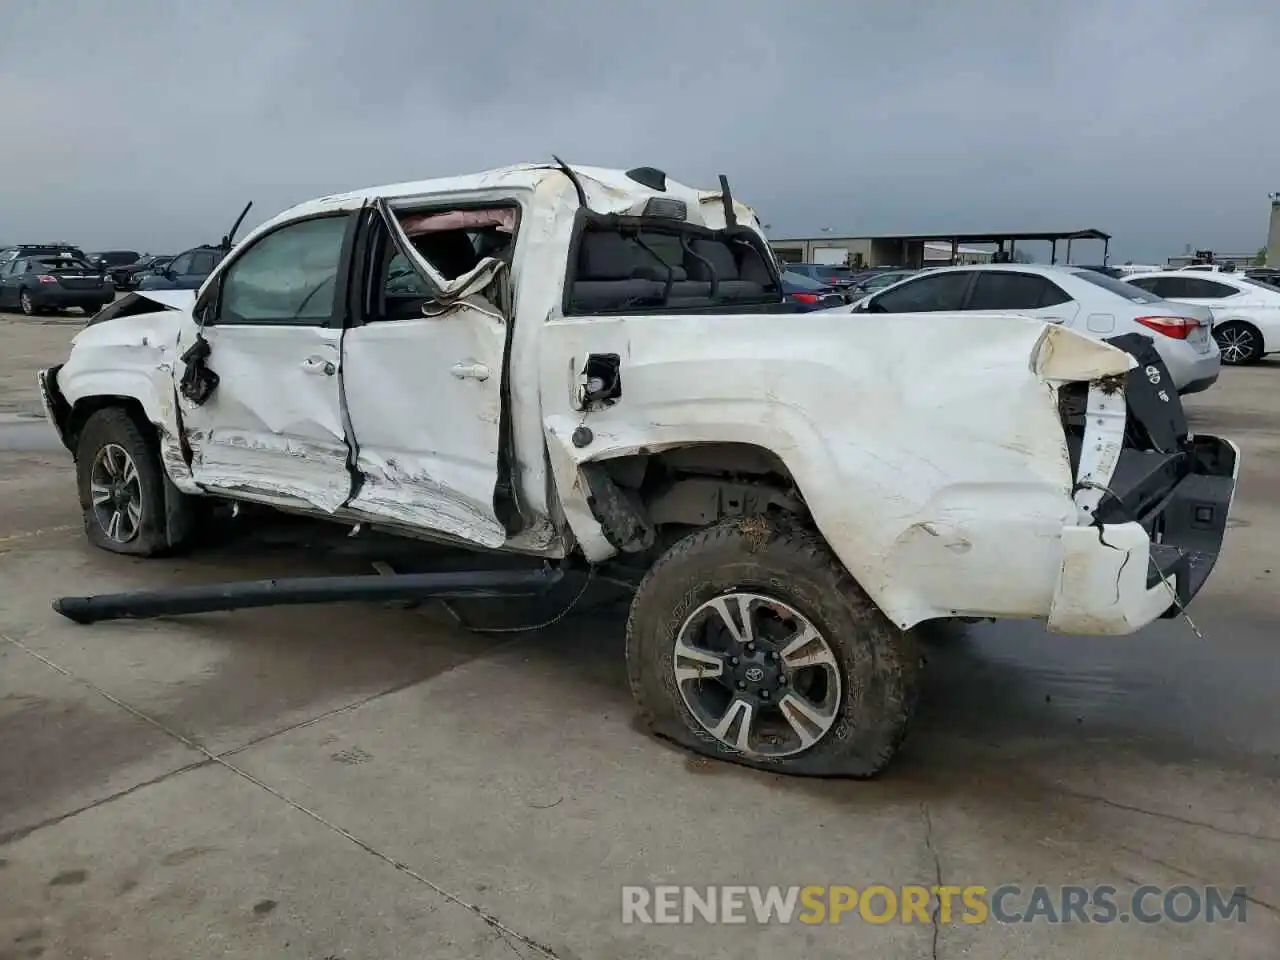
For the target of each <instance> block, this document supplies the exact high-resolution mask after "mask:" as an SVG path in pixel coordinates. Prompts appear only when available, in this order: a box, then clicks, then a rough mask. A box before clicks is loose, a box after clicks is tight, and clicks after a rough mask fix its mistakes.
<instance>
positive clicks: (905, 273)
mask: <svg viewBox="0 0 1280 960" xmlns="http://www.w3.org/2000/svg"><path fill="white" fill-rule="evenodd" d="M917 272H918V271H916V270H883V271H880V272H879V273H872V274H870V275H868V276H865V277H859V278H858V280H857V281H856V282H855V283H854V287H853V289H854V290H855V291H856V296H866V295H867V294H869V293H875V292H876V291H877V290H883V289H884V288H885V287H891V286H893V285H894V284H895V283H897V282H899V281H900V280H905V279H907V277H913V276H915V275H916V273H917Z"/></svg>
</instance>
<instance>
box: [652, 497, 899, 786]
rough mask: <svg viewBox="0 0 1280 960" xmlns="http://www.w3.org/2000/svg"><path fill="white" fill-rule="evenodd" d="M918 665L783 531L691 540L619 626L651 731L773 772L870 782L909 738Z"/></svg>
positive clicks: (858, 595) (806, 541)
mask: <svg viewBox="0 0 1280 960" xmlns="http://www.w3.org/2000/svg"><path fill="white" fill-rule="evenodd" d="M919 667H920V655H919V652H918V650H917V649H916V646H915V639H914V637H911V636H908V635H906V634H903V633H902V632H901V631H900V630H898V629H897V628H896V627H895V626H894V625H893V624H892V623H891V622H890V621H889V620H888V618H886V617H885V616H884V614H883V613H881V612H880V610H879V609H878V608H877V607H876V606H875V604H874V603H872V602H871V600H870V599H869V598H868V597H867V596H866V595H865V594H864V593H863V591H862V590H861V589H860V588H859V587H858V585H857V584H856V583H855V582H854V581H853V579H852V577H850V576H849V574H848V572H847V571H846V570H845V569H844V567H843V566H842V565H841V564H840V563H839V561H837V560H836V558H835V557H834V556H833V555H832V554H831V552H830V550H829V549H828V548H827V546H826V544H825V543H824V542H823V541H822V539H821V538H820V537H819V536H818V535H817V534H816V533H815V532H813V531H811V530H808V529H805V528H803V527H800V526H798V525H796V524H795V522H794V521H792V520H790V519H773V518H765V517H750V518H745V519H743V518H735V519H732V520H726V521H723V522H722V523H719V524H716V525H715V526H711V527H707V528H705V529H703V530H699V531H697V532H695V533H693V534H690V535H689V536H687V537H685V538H684V539H683V540H681V541H679V542H678V543H676V544H675V546H673V547H672V548H671V549H670V550H669V551H667V553H666V554H664V555H663V557H662V558H661V559H659V560H658V562H657V563H656V564H655V565H654V566H653V568H652V569H651V570H650V571H649V573H648V575H647V576H646V577H645V579H644V582H643V583H642V584H641V585H640V589H639V590H638V591H637V593H636V596H635V600H634V601H633V603H632V607H631V617H630V620H629V622H628V625H627V668H628V675H629V678H630V683H631V690H632V693H633V694H634V695H635V697H636V700H637V702H638V704H639V706H640V710H641V713H642V715H643V717H644V719H645V720H646V721H647V722H648V723H649V725H650V726H651V727H652V728H653V729H654V730H655V732H657V733H659V734H662V735H664V736H666V737H668V738H670V739H672V740H675V741H676V742H678V743H680V744H682V745H684V746H687V747H689V748H690V749H693V750H695V751H697V752H699V753H703V754H706V755H708V756H713V757H717V758H722V759H728V760H731V761H734V762H736V763H741V764H744V765H747V766H751V767H756V768H759V769H765V770H772V771H774V772H777V773H788V774H798V775H805V776H853V777H867V776H871V775H873V774H875V773H877V772H878V771H879V770H881V769H882V768H883V767H884V766H885V765H886V764H887V763H888V762H889V760H890V759H891V758H892V757H893V755H894V753H895V752H896V750H897V748H898V746H899V744H900V743H901V742H902V739H903V737H904V736H905V734H906V731H907V726H908V723H909V721H910V718H911V716H912V714H913V712H914V709H915V703H916V691H917V682H918V677H919Z"/></svg>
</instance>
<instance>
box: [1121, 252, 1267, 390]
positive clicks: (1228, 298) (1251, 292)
mask: <svg viewBox="0 0 1280 960" xmlns="http://www.w3.org/2000/svg"><path fill="white" fill-rule="evenodd" d="M1128 282H1129V283H1131V284H1133V285H1134V286H1135V287H1140V288H1142V289H1143V290H1147V291H1149V292H1150V293H1152V294H1154V295H1155V296H1157V297H1163V298H1164V299H1165V300H1175V301H1178V302H1179V303H1188V304H1195V305H1196V307H1198V308H1200V309H1203V310H1208V311H1209V312H1210V314H1211V315H1212V317H1213V338H1214V339H1215V340H1216V341H1217V342H1218V347H1219V349H1220V350H1221V351H1222V362H1223V363H1227V364H1230V365H1232V366H1244V365H1246V364H1250V363H1257V362H1258V361H1259V360H1261V359H1262V358H1263V357H1264V356H1266V355H1267V354H1268V353H1275V352H1277V351H1280V289H1277V288H1276V287H1274V286H1272V285H1271V284H1269V283H1263V282H1262V281H1259V280H1251V279H1249V278H1248V277H1246V276H1244V275H1243V274H1240V273H1226V272H1221V273H1214V274H1213V275H1212V276H1196V275H1195V274H1194V273H1190V272H1189V271H1186V270H1166V271H1162V272H1160V273H1140V274H1135V275H1134V276H1131V277H1129V278H1128Z"/></svg>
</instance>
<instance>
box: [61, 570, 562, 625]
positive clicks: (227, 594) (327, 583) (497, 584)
mask: <svg viewBox="0 0 1280 960" xmlns="http://www.w3.org/2000/svg"><path fill="white" fill-rule="evenodd" d="M563 578H564V573H563V572H562V571H561V570H559V569H556V568H551V567H544V568H542V569H540V570H459V571H450V572H447V573H395V574H390V575H383V574H376V573H375V574H368V575H362V576H354V577H293V578H290V579H285V580H240V581H232V582H228V583H213V584H208V585H204V586H197V587H174V588H173V589H171V590H150V591H144V592H139V593H104V594H99V595H98V596H90V597H60V598H58V599H57V600H54V601H53V609H54V610H55V611H56V612H58V613H60V614H62V615H63V616H64V617H66V618H67V619H68V620H74V621H75V622H76V623H98V622H99V621H102V620H145V619H149V618H152V617H171V616H179V615H182V614H190V613H214V612H218V611H224V610H245V609H249V608H251V607H282V606H300V605H302V604H307V603H348V602H353V601H355V602H361V601H364V602H378V601H386V600H428V599H430V600H505V599H509V598H512V597H530V596H538V595H539V594H542V593H546V592H547V591H548V590H550V589H551V588H552V587H554V586H555V585H556V584H557V583H559V582H560V581H561V580H562V579H563Z"/></svg>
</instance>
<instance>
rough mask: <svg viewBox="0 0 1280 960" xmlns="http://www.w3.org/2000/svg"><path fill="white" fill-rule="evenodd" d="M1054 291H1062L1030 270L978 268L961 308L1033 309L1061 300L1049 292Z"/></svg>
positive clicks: (1058, 292) (1052, 292) (1060, 301)
mask: <svg viewBox="0 0 1280 960" xmlns="http://www.w3.org/2000/svg"><path fill="white" fill-rule="evenodd" d="M1051 287H1052V290H1051V289H1050V288H1051ZM1054 293H1057V294H1061V293H1062V291H1061V290H1059V289H1058V288H1057V287H1053V285H1052V284H1050V283H1049V282H1048V281H1047V280H1045V279H1044V278H1043V277H1039V276H1036V275H1035V274H1034V273H1015V272H1013V271H1005V270H982V271H978V276H977V279H976V280H975V281H974V284H973V293H972V294H971V295H970V297H969V302H968V303H967V304H966V305H965V309H966V310H1037V309H1039V308H1040V307H1043V306H1048V305H1049V304H1048V303H1046V301H1049V302H1051V303H1062V302H1064V301H1063V300H1062V299H1057V300H1055V299H1054V297H1053V295H1052V294H1054ZM1067 299H1069V298H1067Z"/></svg>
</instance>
